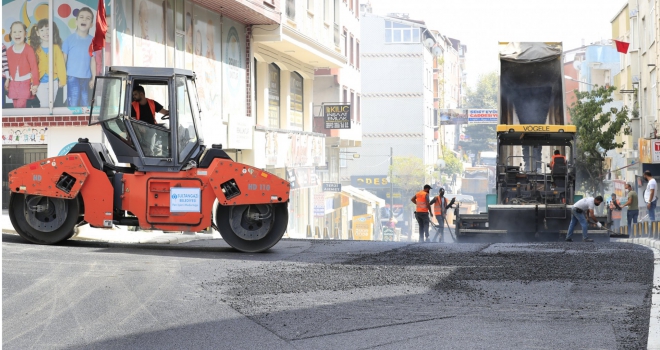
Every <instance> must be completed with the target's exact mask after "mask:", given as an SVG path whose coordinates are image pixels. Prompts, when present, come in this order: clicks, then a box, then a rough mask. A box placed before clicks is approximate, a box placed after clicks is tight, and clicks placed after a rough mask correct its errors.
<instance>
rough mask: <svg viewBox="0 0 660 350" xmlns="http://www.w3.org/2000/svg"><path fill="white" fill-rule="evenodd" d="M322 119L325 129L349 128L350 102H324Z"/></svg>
mask: <svg viewBox="0 0 660 350" xmlns="http://www.w3.org/2000/svg"><path fill="white" fill-rule="evenodd" d="M323 119H324V121H325V128H326V129H350V128H351V105H350V104H331V105H330V104H328V105H326V104H324V105H323Z"/></svg>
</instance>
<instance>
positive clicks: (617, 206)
mask: <svg viewBox="0 0 660 350" xmlns="http://www.w3.org/2000/svg"><path fill="white" fill-rule="evenodd" d="M621 209H622V208H621V202H619V200H618V199H617V198H616V193H612V200H611V201H610V213H611V216H612V231H614V232H619V227H621Z"/></svg>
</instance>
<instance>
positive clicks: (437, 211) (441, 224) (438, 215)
mask: <svg viewBox="0 0 660 350" xmlns="http://www.w3.org/2000/svg"><path fill="white" fill-rule="evenodd" d="M429 205H431V206H433V215H434V216H435V219H436V220H437V221H438V231H437V232H436V233H435V237H433V239H432V240H431V242H442V241H444V237H445V234H444V233H445V215H446V212H447V209H449V208H451V205H449V204H448V201H447V197H445V189H444V188H443V187H440V189H439V190H438V195H437V196H435V197H433V199H432V200H431V201H430V202H429ZM438 238H439V239H438Z"/></svg>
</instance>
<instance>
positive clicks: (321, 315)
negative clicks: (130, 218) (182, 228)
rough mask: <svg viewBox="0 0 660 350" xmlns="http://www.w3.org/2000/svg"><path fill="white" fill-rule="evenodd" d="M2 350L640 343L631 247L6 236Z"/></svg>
mask: <svg viewBox="0 0 660 350" xmlns="http://www.w3.org/2000/svg"><path fill="white" fill-rule="evenodd" d="M2 258H3V262H2V263H3V271H2V274H3V275H2V278H3V315H2V317H3V344H2V345H3V348H4V349H26V348H39V349H49V348H97V349H108V348H109V349H125V348H141V349H181V348H216V349H217V348H226V349H367V348H379V349H400V348H419V349H431V348H446V349H458V348H461V349H512V348H528V349H529V348H547V349H562V348H563V349H568V348H571V349H578V348H592V349H593V348H597V349H641V348H645V347H646V341H647V334H648V325H649V310H650V306H651V299H650V298H651V285H652V281H651V280H652V275H653V253H652V251H650V250H648V249H646V248H643V247H640V246H637V245H632V244H621V243H618V244H617V243H612V244H597V245H594V244H583V243H573V244H568V243H548V244H516V245H511V244H493V245H488V244H433V243H431V244H406V243H383V242H354V241H353V242H352V241H306V240H283V241H282V242H280V243H279V244H278V245H277V246H275V248H274V249H272V250H271V251H270V252H269V253H265V254H242V253H237V252H235V251H233V250H231V249H230V248H228V247H227V246H226V245H225V244H224V242H223V241H222V240H219V239H209V240H197V241H192V242H188V243H183V244H179V245H170V244H164V245H144V244H143V245H129V244H109V243H98V242H86V241H70V242H68V243H67V244H66V245H61V246H39V245H34V244H28V243H25V242H24V241H23V240H22V239H21V238H19V237H18V236H15V235H8V234H3V255H2Z"/></svg>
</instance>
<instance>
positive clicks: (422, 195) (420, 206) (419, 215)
mask: <svg viewBox="0 0 660 350" xmlns="http://www.w3.org/2000/svg"><path fill="white" fill-rule="evenodd" d="M431 188H432V187H431V186H430V185H424V189H423V190H421V191H419V192H417V193H416V194H415V195H414V196H413V197H412V198H411V199H410V201H411V202H413V203H415V205H416V208H415V219H417V223H418V224H419V242H420V243H423V242H427V243H428V242H429V224H430V223H431V220H430V219H429V214H431V205H430V204H429V192H430V191H431ZM424 237H426V241H425V240H424Z"/></svg>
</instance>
